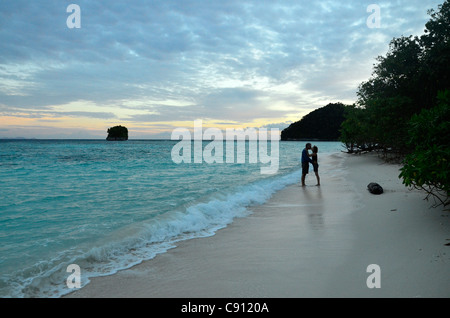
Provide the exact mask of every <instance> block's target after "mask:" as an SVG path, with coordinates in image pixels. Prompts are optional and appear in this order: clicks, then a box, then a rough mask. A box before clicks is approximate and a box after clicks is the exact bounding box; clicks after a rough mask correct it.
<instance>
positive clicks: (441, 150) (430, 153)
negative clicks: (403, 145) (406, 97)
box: [399, 90, 450, 206]
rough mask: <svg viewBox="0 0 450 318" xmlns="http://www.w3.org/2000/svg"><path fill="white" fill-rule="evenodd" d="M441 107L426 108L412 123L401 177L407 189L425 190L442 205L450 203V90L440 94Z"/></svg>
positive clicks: (438, 99) (438, 98) (439, 105)
mask: <svg viewBox="0 0 450 318" xmlns="http://www.w3.org/2000/svg"><path fill="white" fill-rule="evenodd" d="M437 101H438V105H437V106H435V107H433V108H431V109H423V110H422V112H421V113H420V114H418V115H414V116H413V117H412V119H411V122H410V123H409V131H408V132H409V137H410V139H409V144H410V145H411V146H414V151H413V152H412V153H410V154H409V155H407V156H406V158H405V160H404V161H403V167H402V168H401V169H400V171H401V173H400V175H399V177H400V178H402V179H403V184H405V185H406V186H410V187H414V188H418V189H423V190H425V191H426V192H427V193H428V195H427V199H428V198H429V197H430V196H433V197H434V198H435V199H436V200H437V201H438V204H436V205H441V204H442V205H444V206H447V205H449V204H450V200H449V194H450V90H446V91H445V92H440V93H439V94H438V97H437Z"/></svg>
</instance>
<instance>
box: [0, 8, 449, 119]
mask: <svg viewBox="0 0 450 318" xmlns="http://www.w3.org/2000/svg"><path fill="white" fill-rule="evenodd" d="M440 2H441V1H437V0H426V1H424V0H414V1H406V0H402V1H397V2H395V3H392V2H391V1H378V2H377V4H378V5H379V7H380V9H381V13H380V14H381V28H380V29H369V28H368V27H367V25H366V20H367V18H368V16H369V15H370V13H368V12H367V10H366V9H367V6H368V5H369V4H372V3H373V1H372V0H364V1H357V2H355V1H338V0H324V1H303V0H283V1H266V0H258V1H256V0H254V1H253V0H252V1H237V0H227V1H219V0H213V1H204V0H190V1H183V2H180V1H179V0H164V1H162V0H161V1H160V0H155V1H144V0H134V1H123V0H111V1H87V0H78V1H76V3H77V4H78V5H79V6H80V8H81V28H80V29H69V28H67V26H66V19H67V17H68V15H69V13H67V12H66V7H67V5H68V4H69V2H64V1H57V0H44V1H24V0H15V1H2V2H0V100H1V101H2V104H3V107H2V111H3V112H5V110H4V108H5V107H6V108H7V111H9V113H17V112H21V113H23V116H25V117H26V116H27V115H26V114H28V116H31V117H32V116H43V115H45V114H47V115H50V116H57V115H63V114H64V112H65V114H64V115H65V116H71V117H73V116H77V117H86V116H87V117H91V118H96V119H102V118H103V119H105V120H108V119H113V118H118V119H121V120H124V121H128V122H133V121H135V122H136V123H139V124H143V123H145V122H147V121H150V122H152V121H155V122H164V121H167V122H169V121H186V120H193V119H195V118H199V117H205V118H210V119H213V120H215V121H217V122H238V123H242V124H243V125H246V124H248V123H250V122H252V121H255V120H256V119H264V120H266V121H267V122H268V123H269V122H270V121H271V120H272V121H275V122H284V121H289V120H293V119H294V117H298V118H299V117H301V116H300V115H304V114H305V113H306V112H308V111H311V110H313V109H315V108H318V107H321V106H324V105H326V104H327V103H328V102H336V101H342V102H346V103H351V102H353V101H354V100H355V99H356V94H355V93H356V89H357V85H358V84H359V83H360V82H361V81H364V80H367V78H368V77H369V76H370V73H371V70H372V64H373V63H374V62H375V58H376V57H377V56H378V55H382V54H384V53H385V52H386V51H387V48H388V43H389V41H390V40H391V39H392V38H393V37H398V36H402V35H410V34H417V33H420V32H422V31H423V27H424V24H425V23H426V21H427V20H428V19H429V17H428V16H427V14H426V12H427V9H430V8H436V7H437V5H438V4H439V3H440ZM80 100H83V101H86V103H87V104H89V105H91V104H94V105H96V106H98V107H95V108H94V109H92V110H89V109H85V108H83V109H81V108H82V107H81V106H80V107H81V108H80V109H74V108H73V107H66V106H65V105H71V103H74V102H76V101H80ZM55 105H60V107H59V108H58V109H57V110H58V112H59V113H55V114H52V112H53V111H54V110H55ZM180 105H181V106H180ZM64 107H66V108H64ZM99 107H104V108H105V109H106V108H107V109H108V110H107V111H102V110H100V109H99ZM112 108H115V109H112ZM46 112H47V113H46ZM89 113H90V114H89Z"/></svg>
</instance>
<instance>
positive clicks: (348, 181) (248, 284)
mask: <svg viewBox="0 0 450 318" xmlns="http://www.w3.org/2000/svg"><path fill="white" fill-rule="evenodd" d="M333 156H334V158H333V160H332V161H331V162H329V163H328V164H334V165H336V166H339V167H340V168H342V169H339V170H340V171H341V172H340V173H336V174H329V175H323V176H322V179H321V183H322V185H321V186H320V187H316V186H314V184H315V178H314V174H311V173H310V174H309V175H308V177H307V184H308V186H307V187H304V188H302V187H300V186H299V184H297V185H292V186H289V187H287V188H285V189H283V190H281V191H279V192H277V193H276V194H275V195H274V196H273V197H272V198H271V199H270V200H269V201H268V202H267V203H266V204H264V205H261V206H257V207H253V208H252V211H253V213H252V214H251V215H250V216H248V217H245V218H239V219H236V220H235V221H234V222H233V223H232V224H231V225H229V226H228V227H227V228H224V229H222V230H219V231H218V232H217V233H216V234H215V235H214V236H211V237H207V238H199V239H192V240H188V241H184V242H180V243H178V244H177V247H176V248H173V249H171V250H169V251H168V252H166V253H164V254H160V255H157V256H156V257H155V258H154V259H152V260H149V261H145V262H143V263H141V264H139V265H137V266H134V267H132V268H130V269H127V270H123V271H120V272H118V273H116V274H114V275H111V276H105V277H97V278H94V279H92V280H91V282H90V283H89V284H88V285H87V286H86V287H84V288H82V289H80V290H76V291H74V292H72V293H70V294H68V295H66V296H65V297H181V298H193V297H194V298H195V297H202V298H204V297H221V298H222V297H224V298H229V297H231V298H237V297H252V298H253V297H254V298H259V297H275V298H278V297H286V298H297V297H449V296H450V246H447V245H446V244H447V243H450V217H449V215H450V212H448V211H447V212H446V211H443V210H442V208H436V209H432V208H430V206H431V204H432V202H427V201H425V200H423V199H424V197H425V194H424V193H422V192H419V191H417V190H414V191H410V190H408V189H407V188H406V187H404V185H402V183H401V180H400V179H399V178H398V174H399V171H398V169H399V166H398V165H394V164H387V163H384V162H383V161H382V160H381V159H379V158H377V157H376V156H374V155H372V154H368V155H359V156H358V155H348V154H344V153H341V154H336V155H333ZM299 182H300V180H299ZM370 182H377V183H379V184H380V185H381V186H382V187H383V188H384V193H383V194H381V195H373V194H371V193H369V192H368V191H367V184H369V183H370ZM371 264H376V265H378V266H379V269H380V272H379V276H378V277H376V278H379V280H377V279H376V280H375V281H376V282H379V283H380V285H379V287H380V288H369V287H368V285H367V279H368V277H369V276H371V275H372V272H367V267H368V266H369V265H371ZM375 274H376V273H375ZM371 277H373V276H371Z"/></svg>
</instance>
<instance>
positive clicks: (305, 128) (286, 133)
mask: <svg viewBox="0 0 450 318" xmlns="http://www.w3.org/2000/svg"><path fill="white" fill-rule="evenodd" d="M344 108H345V106H344V105H343V104H341V103H336V104H332V103H331V104H328V105H327V106H324V107H321V108H318V109H316V110H314V111H312V112H310V113H309V114H307V115H305V116H304V117H303V118H302V119H301V120H299V121H297V122H295V123H292V124H291V125H290V126H289V127H288V128H286V129H284V130H283V131H282V132H281V140H326V141H334V140H338V139H339V136H340V132H339V130H340V126H341V124H342V122H343V121H344Z"/></svg>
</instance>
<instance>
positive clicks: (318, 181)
mask: <svg viewBox="0 0 450 318" xmlns="http://www.w3.org/2000/svg"><path fill="white" fill-rule="evenodd" d="M316 178H317V184H316V186H320V177H319V173H318V172H316Z"/></svg>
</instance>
